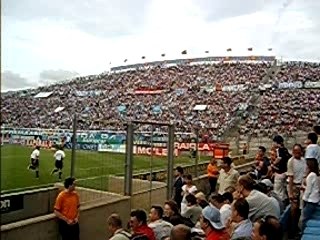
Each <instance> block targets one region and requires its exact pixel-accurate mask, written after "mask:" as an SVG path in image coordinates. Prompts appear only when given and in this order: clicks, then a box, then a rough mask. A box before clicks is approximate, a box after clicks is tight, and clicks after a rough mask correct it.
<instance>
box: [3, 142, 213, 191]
mask: <svg viewBox="0 0 320 240" xmlns="http://www.w3.org/2000/svg"><path fill="white" fill-rule="evenodd" d="M32 150H33V149H32V148H30V147H25V146H20V145H8V144H7V145H4V146H1V192H2V193H4V192H11V191H18V190H22V189H26V188H36V187H40V186H45V185H49V184H53V183H55V182H57V181H58V176H57V175H50V173H51V170H52V169H53V167H54V158H53V154H54V151H53V150H47V149H41V150H40V168H39V170H40V178H39V179H36V178H35V173H34V172H31V171H29V170H27V166H28V164H29V163H30V154H31V152H32ZM65 152H66V158H65V159H64V168H63V178H64V177H66V176H69V175H70V166H71V151H70V150H65ZM208 159H210V157H202V158H201V161H206V160H208ZM174 160H175V165H184V164H192V163H193V161H194V160H192V159H190V158H189V157H188V156H179V157H176V158H175V159H174ZM150 162H151V157H150V156H142V155H139V156H138V155H135V156H134V164H133V168H134V171H135V172H140V171H141V172H145V171H150V166H151V164H150ZM124 163H125V155H124V154H118V153H99V152H93V151H92V152H91V151H80V150H78V151H77V152H76V163H75V176H76V178H77V179H78V180H79V185H81V186H86V187H91V188H96V189H102V190H107V186H108V183H107V180H108V175H124V166H125V164H124ZM166 167H167V158H166V157H156V156H153V157H152V169H153V170H157V169H164V168H166Z"/></svg>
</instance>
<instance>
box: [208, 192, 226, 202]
mask: <svg viewBox="0 0 320 240" xmlns="http://www.w3.org/2000/svg"><path fill="white" fill-rule="evenodd" d="M210 199H211V200H212V201H217V202H218V203H223V202H224V200H225V198H224V197H223V196H222V195H221V194H212V195H211V197H210Z"/></svg>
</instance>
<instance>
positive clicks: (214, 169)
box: [207, 158, 219, 194]
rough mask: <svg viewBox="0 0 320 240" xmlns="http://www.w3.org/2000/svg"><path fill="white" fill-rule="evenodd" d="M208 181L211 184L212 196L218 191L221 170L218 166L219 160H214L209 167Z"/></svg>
mask: <svg viewBox="0 0 320 240" xmlns="http://www.w3.org/2000/svg"><path fill="white" fill-rule="evenodd" d="M207 172H208V180H209V184H210V194H211V193H214V192H215V191H216V186H217V181H218V177H219V169H218V166H217V160H216V159H215V158H212V159H211V161H210V163H209V164H208V167H207Z"/></svg>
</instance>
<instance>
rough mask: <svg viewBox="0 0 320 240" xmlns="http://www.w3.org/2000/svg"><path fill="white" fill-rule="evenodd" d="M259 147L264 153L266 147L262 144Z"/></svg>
mask: <svg viewBox="0 0 320 240" xmlns="http://www.w3.org/2000/svg"><path fill="white" fill-rule="evenodd" d="M259 149H260V150H261V151H262V152H263V153H265V152H266V151H267V149H266V148H265V147H264V146H259Z"/></svg>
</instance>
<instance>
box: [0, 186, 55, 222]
mask: <svg viewBox="0 0 320 240" xmlns="http://www.w3.org/2000/svg"><path fill="white" fill-rule="evenodd" d="M58 191H59V190H58V188H56V187H48V188H42V189H35V190H28V191H23V192H17V193H9V194H4V195H1V200H2V199H6V198H11V199H13V198H17V197H19V196H20V197H21V198H22V200H21V201H23V208H22V209H19V210H16V211H10V212H4V213H1V224H7V223H10V222H15V221H19V220H23V219H27V218H32V217H37V216H41V215H45V214H48V213H50V212H52V209H53V206H54V202H55V199H56V197H57V194H58ZM13 201H14V200H11V205H12V204H14V203H13Z"/></svg>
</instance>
